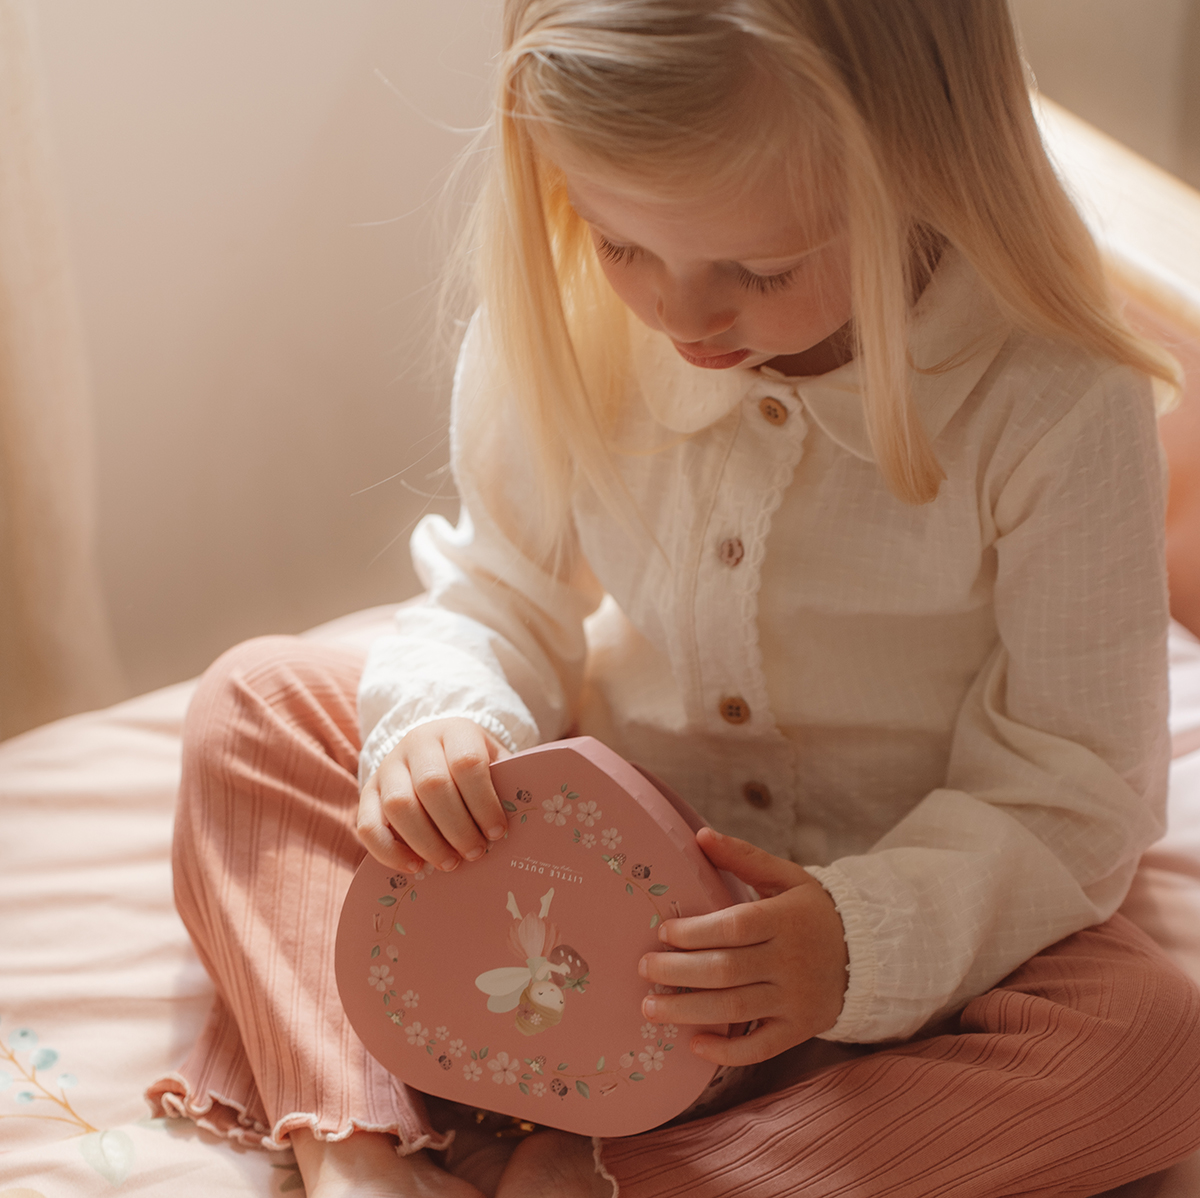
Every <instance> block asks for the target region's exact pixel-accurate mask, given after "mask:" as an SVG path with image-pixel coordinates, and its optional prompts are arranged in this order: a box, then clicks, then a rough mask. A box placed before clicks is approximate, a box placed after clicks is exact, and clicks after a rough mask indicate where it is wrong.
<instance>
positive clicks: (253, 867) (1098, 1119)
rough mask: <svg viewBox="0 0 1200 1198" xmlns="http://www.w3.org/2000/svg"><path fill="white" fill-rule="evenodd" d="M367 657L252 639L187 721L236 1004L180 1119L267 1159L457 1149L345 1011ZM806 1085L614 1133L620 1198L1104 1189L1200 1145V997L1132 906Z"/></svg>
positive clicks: (195, 855) (218, 962)
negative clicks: (913, 1034) (369, 1142)
mask: <svg viewBox="0 0 1200 1198" xmlns="http://www.w3.org/2000/svg"><path fill="white" fill-rule="evenodd" d="M361 668H362V658H361V656H360V655H358V654H356V653H354V652H350V651H348V650H345V649H339V648H334V647H330V646H326V645H320V644H315V643H313V642H310V641H305V640H300V639H296V638H291V637H271V638H264V639H261V640H257V641H251V642H248V643H247V644H245V645H242V646H239V647H238V648H236V649H234V650H231V651H230V652H229V653H227V654H225V656H224V657H222V658H221V659H220V660H219V661H218V662H217V663H216V664H215V665H214V666H213V667H212V668H211V669H210V670H209V671H208V673H207V674H206V675H205V677H204V679H203V680H202V682H201V684H200V688H199V690H198V692H197V694H196V697H195V700H194V701H193V703H192V706H191V709H190V710H189V713H188V718H187V723H186V727H185V735H184V761H183V780H182V784H181V788H180V796H179V809H178V816H177V822H176V830H175V850H174V865H175V887H176V901H177V903H178V907H179V911H180V914H181V916H182V917H183V920H184V922H185V924H186V925H187V928H188V931H189V932H190V934H191V936H192V939H193V941H194V942H195V945H196V948H197V951H198V952H199V954H200V957H201V960H202V961H203V963H204V966H205V968H206V969H207V970H208V972H209V974H210V975H211V977H212V979H213V982H214V984H215V986H216V992H217V997H216V1000H215V1002H214V1006H213V1011H212V1014H211V1017H210V1019H209V1022H208V1024H207V1026H206V1028H205V1030H204V1033H203V1035H202V1037H201V1039H200V1041H199V1042H198V1043H197V1044H196V1046H195V1047H194V1049H193V1050H192V1052H191V1054H190V1055H189V1057H188V1058H187V1060H186V1061H185V1062H184V1064H183V1065H182V1066H181V1067H180V1069H179V1071H178V1072H176V1073H173V1074H171V1075H169V1076H168V1077H164V1078H161V1079H159V1080H158V1081H157V1082H155V1084H154V1085H153V1086H152V1087H151V1088H150V1090H149V1091H148V1097H149V1098H150V1099H151V1101H152V1103H153V1104H155V1105H156V1106H157V1108H158V1109H159V1110H160V1111H162V1112H164V1113H166V1114H169V1115H177V1116H184V1117H188V1118H192V1119H194V1120H196V1121H197V1122H199V1123H200V1124H202V1125H203V1126H205V1127H208V1128H209V1129H211V1130H214V1131H217V1132H220V1133H222V1134H225V1135H228V1136H231V1137H234V1138H237V1139H240V1140H242V1141H244V1142H247V1143H255V1144H260V1145H264V1146H266V1147H282V1146H283V1145H284V1143H285V1142H286V1136H287V1133H288V1132H289V1131H291V1130H293V1129H295V1128H297V1127H309V1128H312V1129H313V1130H314V1131H315V1132H316V1133H317V1134H319V1135H322V1136H329V1137H341V1136H345V1135H349V1134H350V1133H351V1132H353V1131H355V1130H359V1129H365V1130H375V1131H380V1132H388V1133H391V1134H393V1135H395V1136H397V1137H399V1139H400V1143H401V1150H402V1151H415V1150H416V1149H418V1148H421V1147H425V1146H428V1147H433V1148H436V1147H440V1146H442V1145H443V1144H444V1143H445V1142H446V1137H445V1136H444V1135H442V1134H440V1133H439V1132H438V1131H437V1130H436V1129H435V1128H434V1127H432V1126H431V1125H430V1121H429V1116H428V1113H427V1111H426V1108H425V1105H424V1102H423V1100H422V1097H421V1095H420V1094H418V1093H416V1092H414V1091H411V1090H409V1089H407V1088H406V1087H405V1086H404V1085H403V1084H401V1083H400V1082H398V1081H396V1080H395V1079H394V1078H393V1077H391V1076H390V1075H389V1074H387V1073H386V1072H385V1071H384V1070H383V1069H382V1068H381V1067H380V1066H379V1065H378V1064H376V1062H375V1061H374V1060H373V1059H372V1058H371V1057H370V1056H369V1055H368V1054H367V1052H366V1050H365V1049H364V1048H363V1047H362V1045H361V1044H360V1043H359V1041H358V1039H357V1037H356V1036H355V1035H354V1033H353V1032H352V1031H351V1030H350V1028H349V1026H348V1025H347V1023H346V1020H345V1018H344V1016H343V1014H342V1009H341V1004H340V1002H339V1000H338V995H337V988H336V986H335V983H334V976H333V943H334V932H335V929H336V927H337V920H338V915H339V911H340V907H341V902H342V898H343V896H344V894H345V891H346V888H347V886H348V885H349V882H350V878H351V876H352V875H353V872H354V870H355V868H356V867H357V865H358V863H359V861H361V859H362V857H363V855H364V851H363V849H362V847H361V846H360V844H359V842H358V840H357V838H356V836H355V833H354V819H355V812H356V810H357V801H358V786H357V781H356V772H357V766H358V748H359V735H358V726H357V717H356V712H355V689H356V686H357V682H358V676H359V673H360V671H361ZM846 1056H847V1058H848V1059H844V1060H842V1061H840V1063H835V1064H831V1065H826V1066H825V1067H823V1068H816V1069H811V1070H809V1071H807V1072H803V1071H801V1072H799V1073H797V1072H796V1071H795V1070H793V1071H792V1073H791V1075H790V1076H787V1077H784V1078H783V1080H782V1081H780V1082H779V1083H778V1084H779V1085H781V1087H782V1088H778V1089H774V1090H773V1091H772V1092H770V1093H766V1094H764V1095H762V1096H761V1097H759V1098H756V1099H754V1100H753V1101H750V1102H747V1103H744V1104H742V1105H740V1106H735V1107H733V1108H731V1109H729V1110H727V1111H724V1112H723V1113H721V1114H717V1115H712V1116H709V1117H707V1118H704V1119H700V1120H697V1121H695V1122H693V1123H687V1124H683V1125H680V1126H672V1127H667V1128H662V1129H659V1130H657V1131H653V1132H648V1133H646V1134H644V1135H640V1136H632V1137H628V1138H626V1139H620V1140H608V1141H604V1142H603V1143H602V1144H601V1145H600V1159H601V1160H602V1162H603V1166H604V1169H605V1171H606V1172H607V1173H608V1174H610V1175H611V1176H612V1177H613V1178H615V1179H616V1181H617V1183H618V1184H619V1190H620V1194H621V1196H622V1198H668V1196H670V1195H680V1196H683V1195H687V1196H688V1198H727V1196H733V1195H746V1196H748V1198H749V1196H753V1198H783V1196H785V1195H800V1194H804V1195H819V1196H820V1198H834V1196H845V1198H884V1196H887V1198H934V1196H936V1195H953V1196H954V1198H974V1196H985V1195H986V1196H994V1195H1018V1194H1019V1195H1067V1194H1079V1195H1089V1194H1097V1193H1099V1192H1101V1191H1103V1190H1106V1189H1108V1188H1110V1187H1113V1186H1117V1185H1120V1184H1122V1183H1124V1182H1126V1181H1130V1180H1132V1179H1134V1178H1137V1177H1141V1176H1144V1175H1146V1174H1149V1173H1153V1172H1155V1171H1157V1170H1159V1169H1162V1168H1165V1167H1166V1166H1167V1165H1169V1164H1171V1163H1173V1162H1175V1161H1177V1160H1179V1159H1181V1158H1182V1157H1184V1156H1186V1155H1188V1154H1189V1153H1191V1152H1192V1151H1194V1150H1195V1149H1196V1148H1197V1147H1198V1146H1200V993H1198V992H1197V990H1196V988H1195V987H1194V986H1193V984H1192V983H1191V981H1190V980H1189V979H1188V978H1187V977H1186V976H1185V975H1184V974H1183V973H1181V972H1180V971H1179V970H1178V969H1177V968H1176V967H1175V966H1174V965H1173V964H1172V963H1171V962H1170V961H1169V960H1168V959H1167V958H1166V957H1165V955H1164V954H1163V953H1162V952H1161V951H1160V950H1159V949H1158V948H1157V947H1156V946H1155V945H1154V944H1153V942H1152V941H1150V940H1149V938H1148V937H1146V936H1144V935H1143V934H1142V933H1141V932H1140V931H1138V930H1137V929H1136V928H1135V927H1134V926H1133V925H1132V924H1130V923H1129V922H1128V921H1127V920H1125V919H1123V918H1122V917H1121V916H1114V917H1113V918H1112V919H1110V920H1109V921H1108V922H1107V923H1104V924H1102V925H1100V926H1098V927H1094V928H1089V929H1087V930H1085V931H1082V932H1079V933H1077V934H1075V935H1073V936H1069V937H1067V939H1065V940H1063V941H1061V942H1060V943H1058V944H1055V945H1053V946H1051V947H1050V948H1048V949H1046V950H1044V951H1043V952H1040V953H1038V954H1037V956H1035V957H1033V958H1032V959H1031V960H1029V961H1027V962H1026V963H1025V964H1024V965H1022V966H1021V967H1020V968H1019V969H1017V970H1016V971H1015V972H1014V973H1013V974H1011V975H1010V976H1009V977H1008V978H1006V979H1005V980H1004V981H1003V983H1002V984H1001V985H999V986H997V987H996V988H995V989H994V990H991V991H989V992H988V993H986V994H983V995H981V996H980V997H979V998H977V999H974V1000H973V1001H972V1002H970V1003H968V1004H967V1006H966V1008H965V1009H964V1010H963V1011H962V1012H961V1014H960V1015H958V1016H957V1017H955V1018H954V1019H953V1020H952V1021H950V1022H949V1023H948V1024H946V1025H943V1027H941V1028H939V1030H938V1032H937V1033H936V1034H931V1035H928V1036H925V1037H923V1038H919V1039H916V1040H913V1041H909V1042H906V1043H903V1044H898V1045H888V1046H882V1047H872V1048H871V1049H866V1048H864V1049H863V1050H862V1051H861V1053H858V1054H855V1055H853V1056H851V1055H850V1054H846Z"/></svg>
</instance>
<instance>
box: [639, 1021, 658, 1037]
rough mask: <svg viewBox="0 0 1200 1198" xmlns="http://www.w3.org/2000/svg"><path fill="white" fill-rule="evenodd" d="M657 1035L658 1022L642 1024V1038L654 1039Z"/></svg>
mask: <svg viewBox="0 0 1200 1198" xmlns="http://www.w3.org/2000/svg"><path fill="white" fill-rule="evenodd" d="M657 1035H658V1024H657V1023H643V1024H642V1039H643V1040H653V1039H654V1037H655V1036H657Z"/></svg>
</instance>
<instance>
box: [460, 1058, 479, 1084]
mask: <svg viewBox="0 0 1200 1198" xmlns="http://www.w3.org/2000/svg"><path fill="white" fill-rule="evenodd" d="M482 1076H483V1066H482V1065H480V1063H479V1062H478V1061H468V1062H467V1063H466V1064H465V1065H464V1066H463V1077H465V1078H466V1079H467V1081H469V1082H477V1081H478V1080H479V1079H480V1077H482Z"/></svg>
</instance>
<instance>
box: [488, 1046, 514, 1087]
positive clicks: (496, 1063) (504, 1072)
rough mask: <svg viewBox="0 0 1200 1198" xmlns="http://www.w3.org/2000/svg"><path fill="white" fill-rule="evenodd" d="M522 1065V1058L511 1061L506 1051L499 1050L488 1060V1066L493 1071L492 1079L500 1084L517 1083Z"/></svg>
mask: <svg viewBox="0 0 1200 1198" xmlns="http://www.w3.org/2000/svg"><path fill="white" fill-rule="evenodd" d="M520 1067H521V1062H520V1060H519V1059H517V1058H514V1059H513V1060H511V1061H510V1060H509V1058H508V1053H506V1052H498V1053H496V1055H495V1056H494V1057H493V1058H492V1059H491V1060H490V1061H488V1068H489V1069H490V1070H491V1071H492V1081H494V1082H495V1083H496V1085H498V1086H503V1085H509V1086H512V1085H515V1084H516V1081H517V1072H518V1070H519V1069H520Z"/></svg>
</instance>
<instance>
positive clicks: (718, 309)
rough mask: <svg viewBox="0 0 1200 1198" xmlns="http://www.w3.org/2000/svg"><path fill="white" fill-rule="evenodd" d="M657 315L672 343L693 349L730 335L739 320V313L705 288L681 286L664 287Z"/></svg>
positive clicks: (661, 290) (670, 285) (681, 284)
mask: <svg viewBox="0 0 1200 1198" xmlns="http://www.w3.org/2000/svg"><path fill="white" fill-rule="evenodd" d="M655 315H656V316H657V317H658V323H659V327H660V328H661V329H662V330H663V332H664V333H666V334H667V336H668V337H670V338H671V340H672V341H678V342H679V344H680V345H691V344H694V343H695V342H697V341H707V340H708V339H709V338H711V337H719V336H720V335H721V334H722V333H725V332H728V331H729V329H731V328H732V327H733V325H734V323H735V322H736V320H737V309H735V308H731V307H730V306H729V304H728V303H727V302H722V300H721V299H718V298H717V297H714V296H710V295H708V294H707V293H706V291H705V289H704V288H703V287H702V286H695V285H688V284H687V283H683V282H677V283H667V284H663V285H662V286H660V288H659V292H658V301H657V303H656V305H655Z"/></svg>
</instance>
